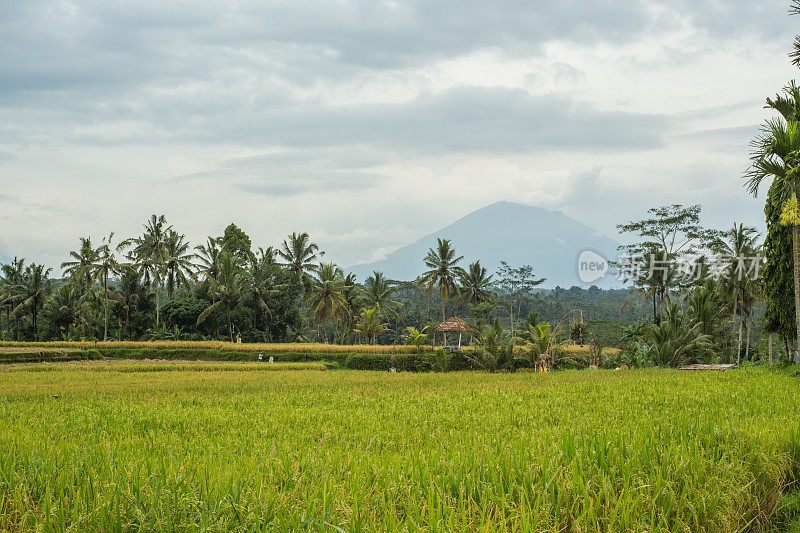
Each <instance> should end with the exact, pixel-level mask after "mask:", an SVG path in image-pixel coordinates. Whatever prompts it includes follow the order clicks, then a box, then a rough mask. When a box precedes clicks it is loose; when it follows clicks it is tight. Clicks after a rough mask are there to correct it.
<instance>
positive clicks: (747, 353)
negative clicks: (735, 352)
mask: <svg viewBox="0 0 800 533" xmlns="http://www.w3.org/2000/svg"><path fill="white" fill-rule="evenodd" d="M750 318H751V317H750V313H748V314H747V342H746V343H745V345H744V346H745V348H744V355H745V357H747V360H748V361H749V360H750Z"/></svg>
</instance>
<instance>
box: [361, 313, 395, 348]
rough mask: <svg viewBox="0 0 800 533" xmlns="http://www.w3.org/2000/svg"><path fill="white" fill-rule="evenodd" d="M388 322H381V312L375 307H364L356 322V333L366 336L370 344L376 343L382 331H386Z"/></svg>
mask: <svg viewBox="0 0 800 533" xmlns="http://www.w3.org/2000/svg"><path fill="white" fill-rule="evenodd" d="M387 326H388V324H384V323H383V322H381V312H380V310H378V309H377V308H375V307H372V308H370V309H364V310H363V311H361V315H360V316H359V317H358V322H357V323H356V330H355V331H356V333H357V334H358V335H359V336H361V337H366V339H367V343H368V344H375V343H376V342H377V340H378V337H379V336H380V334H381V333H383V332H384V331H386V328H387Z"/></svg>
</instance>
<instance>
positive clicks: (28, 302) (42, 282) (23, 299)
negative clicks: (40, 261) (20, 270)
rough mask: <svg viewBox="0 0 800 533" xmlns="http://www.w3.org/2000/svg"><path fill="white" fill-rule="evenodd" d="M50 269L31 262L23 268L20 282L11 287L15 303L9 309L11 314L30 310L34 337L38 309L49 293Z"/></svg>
mask: <svg viewBox="0 0 800 533" xmlns="http://www.w3.org/2000/svg"><path fill="white" fill-rule="evenodd" d="M51 270H52V269H50V268H45V266H44V265H37V264H36V263H31V264H30V265H29V266H28V267H27V268H26V269H25V273H24V275H23V276H22V280H21V282H20V283H18V284H17V285H16V286H14V287H13V288H12V291H13V293H14V303H15V304H16V305H15V307H14V309H13V311H11V316H12V317H15V316H18V315H19V314H21V313H22V312H24V311H26V310H27V311H28V312H30V314H31V323H32V325H33V336H34V339H37V338H38V331H37V326H38V322H37V317H38V315H39V311H41V309H42V307H44V302H45V301H46V300H47V296H48V295H49V294H50V287H51V284H50V279H49V276H50V271H51Z"/></svg>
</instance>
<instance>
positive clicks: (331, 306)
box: [0, 206, 791, 370]
mask: <svg viewBox="0 0 800 533" xmlns="http://www.w3.org/2000/svg"><path fill="white" fill-rule="evenodd" d="M620 230H621V231H622V232H623V233H626V234H629V235H630V239H632V240H633V241H635V244H633V245H630V246H628V247H626V250H625V251H626V252H629V253H634V254H638V255H637V257H640V258H646V257H653V256H656V255H658V256H659V257H661V258H663V259H665V260H668V261H670V262H672V263H674V264H676V265H679V264H681V263H682V262H686V261H689V260H691V261H694V262H695V263H697V262H701V263H702V261H709V260H710V259H709V258H712V257H714V258H716V259H717V260H719V259H720V258H721V260H722V262H723V265H722V268H717V270H716V273H715V274H714V275H710V274H709V268H708V265H706V268H705V271H704V272H701V274H703V275H700V276H693V277H687V276H686V275H684V274H685V273H683V272H681V271H679V270H677V269H675V270H674V272H675V274H669V275H663V274H662V275H659V274H658V273H656V274H655V275H654V274H653V272H652V271H648V270H647V269H643V270H641V271H639V272H637V273H634V274H632V275H631V276H630V277H628V278H625V279H624V281H625V282H627V283H628V284H629V285H631V286H632V287H633V288H632V289H628V290H601V289H598V288H597V287H591V288H589V289H582V288H579V287H572V288H570V289H563V288H560V287H557V288H556V289H553V290H543V289H540V288H538V286H539V285H540V284H541V283H542V282H543V281H544V278H537V277H536V275H535V274H534V269H533V267H531V266H529V265H522V266H512V265H509V264H507V263H505V262H503V263H502V266H501V268H500V270H499V271H498V272H496V273H489V272H487V270H486V269H485V268H484V267H483V266H481V263H480V260H475V261H473V262H471V263H468V261H467V260H466V259H465V258H463V257H461V256H459V255H458V254H457V251H456V249H455V247H454V243H452V242H450V241H448V240H442V239H440V240H439V243H438V245H437V247H435V248H433V249H431V250H429V251H428V254H427V255H426V256H425V257H423V258H420V267H421V270H422V272H421V274H420V276H419V278H418V279H417V280H415V281H410V282H409V281H406V282H404V281H393V280H389V279H387V278H386V277H385V276H384V275H383V274H382V273H380V272H374V273H373V274H372V275H371V276H370V277H368V278H367V279H366V280H365V281H364V282H363V283H359V282H358V280H356V279H355V277H354V276H353V275H351V274H347V273H345V272H343V271H342V269H341V268H339V267H338V266H336V265H335V264H334V263H331V262H323V261H322V260H321V257H322V255H323V252H322V251H321V250H319V247H318V246H317V245H316V244H315V243H314V242H313V241H312V240H311V238H310V237H309V235H308V234H305V233H293V234H291V235H290V236H288V237H287V238H286V239H285V240H284V242H283V243H282V244H281V246H280V247H277V248H273V247H267V248H259V249H258V251H256V252H254V251H253V249H252V248H253V246H252V244H251V240H250V238H249V237H248V236H247V234H246V233H245V232H244V231H242V230H241V229H240V228H238V227H236V226H235V225H233V224H231V225H230V226H228V227H227V228H226V229H225V231H224V232H223V234H222V235H221V236H219V237H209V238H208V239H207V241H206V243H205V244H203V245H200V246H196V247H195V248H194V249H192V247H191V245H190V244H189V243H188V242H187V241H186V238H185V237H184V236H183V235H182V234H180V233H179V232H177V231H176V230H175V228H173V227H171V226H169V225H168V223H167V221H166V219H165V218H164V217H163V216H160V217H159V216H155V215H154V216H152V217H151V218H150V220H149V221H148V222H147V224H145V227H144V232H143V233H142V235H140V236H138V237H133V238H129V239H125V240H121V241H119V242H118V243H116V244H114V243H115V241H114V235H113V234H111V235H109V236H108V237H106V238H104V239H103V240H102V242H101V243H100V245H98V246H94V244H93V242H92V240H91V239H90V238H88V237H86V238H82V239H81V240H80V247H79V248H78V249H77V250H75V251H72V252H70V254H69V256H70V260H68V261H65V262H64V263H63V264H62V265H61V266H62V269H63V272H64V276H65V277H64V278H62V279H52V278H51V270H50V269H48V268H45V267H44V266H42V265H39V264H27V263H26V262H25V261H24V260H23V259H15V260H14V261H12V262H11V263H10V264H7V265H2V273H3V275H2V279H0V326H2V327H1V328H0V335H2V339H5V340H6V341H29V342H30V341H34V342H43V341H53V340H59V341H66V342H68V341H73V342H77V341H88V342H92V341H97V340H101V341H102V340H116V341H117V342H121V341H131V340H137V341H159V340H171V341H213V340H226V341H228V342H239V341H243V342H244V343H310V342H323V343H330V344H331V345H339V346H342V347H343V349H342V351H348V350H347V348H344V347H345V346H349V345H354V344H357V343H362V344H370V345H375V346H376V347H379V346H397V345H409V346H410V349H413V350H421V349H423V348H424V347H426V346H430V345H432V344H434V343H435V342H436V340H437V339H436V337H437V335H436V331H435V329H434V328H435V327H436V326H437V325H438V324H439V323H440V322H442V321H443V320H444V319H446V318H447V317H448V316H455V315H458V316H461V317H464V319H465V320H466V322H465V326H464V328H465V329H464V331H463V332H462V333H466V336H464V335H462V334H459V335H458V342H461V341H462V340H463V343H464V344H465V345H471V347H472V348H473V351H472V353H471V355H470V357H472V358H473V361H472V364H473V366H477V367H479V368H484V369H487V370H512V369H514V368H516V367H518V362H519V360H520V359H524V360H527V362H528V363H529V364H530V365H532V366H537V365H545V366H547V367H556V368H558V367H559V366H561V367H562V368H563V367H575V366H580V364H582V363H576V362H574V361H572V360H569V359H567V360H565V358H563V357H560V356H559V355H560V354H562V353H563V350H561V346H562V345H563V344H564V343H566V342H572V343H577V344H585V345H587V346H588V345H592V346H595V349H594V353H598V354H602V353H603V350H602V347H603V346H609V345H611V346H616V347H619V348H622V349H623V350H624V351H625V356H624V357H622V358H620V359H619V360H607V359H604V358H602V357H599V356H598V357H595V359H597V360H596V361H593V362H591V364H596V365H598V366H602V365H603V364H606V365H613V364H626V365H628V366H642V365H649V364H655V365H670V366H677V365H680V364H683V363H687V362H719V361H725V362H728V361H733V362H738V361H739V360H741V358H742V356H744V357H745V358H749V359H753V358H757V357H764V358H767V357H772V351H771V350H768V349H767V347H766V346H762V345H761V344H763V343H760V340H761V336H760V330H761V327H760V325H758V324H754V323H755V322H756V320H757V318H758V317H759V316H760V314H761V313H760V312H759V304H758V297H759V294H760V292H759V290H760V289H759V288H758V287H759V283H758V281H757V280H756V279H751V278H749V277H746V276H745V277H742V276H741V275H737V269H738V268H739V263H740V262H741V258H742V257H750V256H754V257H757V256H758V253H759V245H758V243H757V242H756V239H757V234H756V232H755V230H753V229H752V228H747V227H744V226H742V225H738V226H737V225H734V226H733V228H732V229H730V230H728V231H725V232H723V231H715V230H710V229H706V228H704V227H702V226H701V225H700V208H699V207H698V206H692V207H688V208H684V207H682V206H666V207H663V208H657V209H651V210H650V211H649V212H648V218H646V219H644V220H642V221H635V222H631V223H629V224H624V225H621V226H620ZM467 263H468V264H467ZM462 265H466V268H465V267H463V266H462ZM620 269H621V267H620ZM651 304H652V308H650V305H651ZM648 320H649V321H650V324H649V325H648V324H647V323H646V322H647V321H648ZM787 329H788V330H790V329H791V328H785V327H784V329H783V330H781V331H782V332H783V336H784V339H785V341H786V342H785V344H786V346H785V348H786V349H785V350H784V353H785V354H787V356H788V354H789V347H788V341H789V339H788V338H786V337H785V330H787ZM773 330H774V328H773ZM751 333H752V335H751ZM462 337H463V339H462ZM751 337H752V339H751ZM438 340H439V343H440V345H441V344H443V343H447V344H454V343H455V341H456V340H455V339H454V338H453V336H452V335H451V337H450V342H449V343H448V342H447V339H446V337H445V336H444V335H438ZM751 340H752V342H751ZM776 344H777V343H776ZM282 350H283V348H279V347H276V348H275V349H272V350H270V351H273V352H274V351H282ZM309 350H311V348H309V349H303V350H300V351H309ZM376 351H377V352H383V353H385V352H387V351H397V350H396V349H392V350H388V348H376ZM583 363H585V361H583ZM443 368H444V367H443Z"/></svg>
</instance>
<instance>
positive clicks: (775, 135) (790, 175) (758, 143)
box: [745, 9, 800, 336]
mask: <svg viewBox="0 0 800 533" xmlns="http://www.w3.org/2000/svg"><path fill="white" fill-rule="evenodd" d="M799 11H800V9H799ZM796 54H797V55H795V56H793V59H794V60H800V51H797V52H796ZM767 107H768V108H771V109H773V110H774V111H777V112H778V114H779V115H780V117H779V118H773V119H770V120H768V121H767V122H766V123H765V124H764V126H763V127H762V130H761V134H760V135H759V136H758V137H757V138H756V139H755V140H754V141H753V143H752V145H753V152H752V154H751V166H750V168H749V169H748V171H747V173H746V175H745V177H746V178H747V180H748V181H747V187H748V190H749V192H750V193H751V194H752V195H753V196H756V195H757V194H758V188H759V186H760V185H761V182H762V181H764V180H765V179H769V180H772V182H773V184H772V187H773V188H775V192H776V194H777V196H776V197H777V199H778V201H779V202H780V203H782V204H783V211H782V213H781V224H783V225H786V226H791V227H792V248H793V250H792V256H793V262H794V272H793V273H794V304H795V305H794V307H795V322H796V327H797V333H798V336H800V210H799V209H798V202H797V193H798V185H800V183H799V182H798V172H799V171H800V169H798V166H800V87H798V86H797V85H796V84H795V83H794V82H791V83H790V84H789V86H787V87H786V88H785V89H784V91H783V94H779V95H777V96H776V97H775V99H774V100H773V99H771V98H768V99H767Z"/></svg>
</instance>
